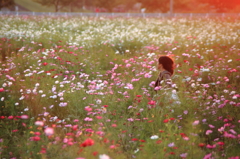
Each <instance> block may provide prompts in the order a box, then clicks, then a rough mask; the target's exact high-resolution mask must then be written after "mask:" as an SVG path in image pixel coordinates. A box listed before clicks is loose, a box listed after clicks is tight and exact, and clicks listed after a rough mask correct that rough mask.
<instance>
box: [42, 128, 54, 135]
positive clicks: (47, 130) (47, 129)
mask: <svg viewBox="0 0 240 159" xmlns="http://www.w3.org/2000/svg"><path fill="white" fill-rule="evenodd" d="M44 132H45V134H46V135H47V136H51V135H53V134H54V129H53V128H46V129H45V130H44Z"/></svg>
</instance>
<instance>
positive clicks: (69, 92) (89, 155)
mask: <svg viewBox="0 0 240 159" xmlns="http://www.w3.org/2000/svg"><path fill="white" fill-rule="evenodd" d="M0 25H1V28H0V36H1V39H0V52H1V57H0V58H1V69H0V75H1V78H0V98H1V100H0V106H1V108H0V111H1V116H0V124H1V125H0V126H1V127H0V128H1V131H0V158H58V159H65V158H66V159H68V158H74V159H75V158H76V159H83V158H85V159H94V158H97V159H98V158H100V159H108V158H111V159H123V158H140V159H145V158H153V159H154V158H155V159H159V158H205V159H207V158H227V159H229V158H231V159H233V158H235V159H237V158H239V148H240V145H239V142H240V118H239V112H240V111H239V106H240V103H239V97H240V94H239V90H240V86H239V83H240V75H239V67H240V65H239V63H240V62H239V61H240V58H239V55H240V50H239V48H240V41H239V34H240V30H239V29H240V18H239V17H235V18H233V17H231V18H230V17H229V18H227V17H225V18H224V19H223V18H212V19H207V18H191V19H186V18H171V19H161V18H158V19H157V18H145V19H141V18H114V19H112V18H103V17H98V18H90V17H47V16H46V17H34V16H21V17H20V16H19V17H13V16H1V17H0ZM159 55H169V56H171V57H173V58H174V59H175V62H176V70H175V75H174V77H173V82H174V83H175V84H176V85H177V86H178V92H177V93H178V96H179V98H180V101H181V104H180V105H175V106H174V104H173V101H171V100H166V98H164V94H165V93H164V90H161V88H159V89H160V90H158V93H156V91H154V88H153V85H154V81H155V80H156V78H157V76H158V71H157V70H156V66H157V59H158V57H159Z"/></svg>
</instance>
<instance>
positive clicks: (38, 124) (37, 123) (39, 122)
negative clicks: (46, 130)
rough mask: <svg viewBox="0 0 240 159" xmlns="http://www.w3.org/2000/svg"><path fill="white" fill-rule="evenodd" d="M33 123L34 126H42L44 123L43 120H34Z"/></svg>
mask: <svg viewBox="0 0 240 159" xmlns="http://www.w3.org/2000/svg"><path fill="white" fill-rule="evenodd" d="M35 125H36V126H43V125H44V122H43V121H36V122H35Z"/></svg>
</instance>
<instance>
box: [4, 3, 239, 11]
mask: <svg viewBox="0 0 240 159" xmlns="http://www.w3.org/2000/svg"><path fill="white" fill-rule="evenodd" d="M32 1H34V2H37V3H39V4H41V5H43V6H54V8H55V11H56V12H59V11H61V10H62V9H63V8H66V7H68V8H70V10H69V11H70V12H71V11H73V10H74V8H82V9H86V7H92V8H95V10H94V11H95V12H116V11H117V12H129V11H133V12H141V11H142V12H149V13H151V12H158V13H167V12H169V10H170V6H171V5H172V8H173V12H222V13H224V12H239V11H240V0H32ZM13 5H14V0H0V9H1V8H3V7H11V6H13ZM117 9H118V10H117ZM92 11H93V10H92Z"/></svg>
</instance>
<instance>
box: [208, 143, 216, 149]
mask: <svg viewBox="0 0 240 159" xmlns="http://www.w3.org/2000/svg"><path fill="white" fill-rule="evenodd" d="M206 147H207V148H209V149H213V148H215V147H216V145H209V144H208V145H207V146H206Z"/></svg>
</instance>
